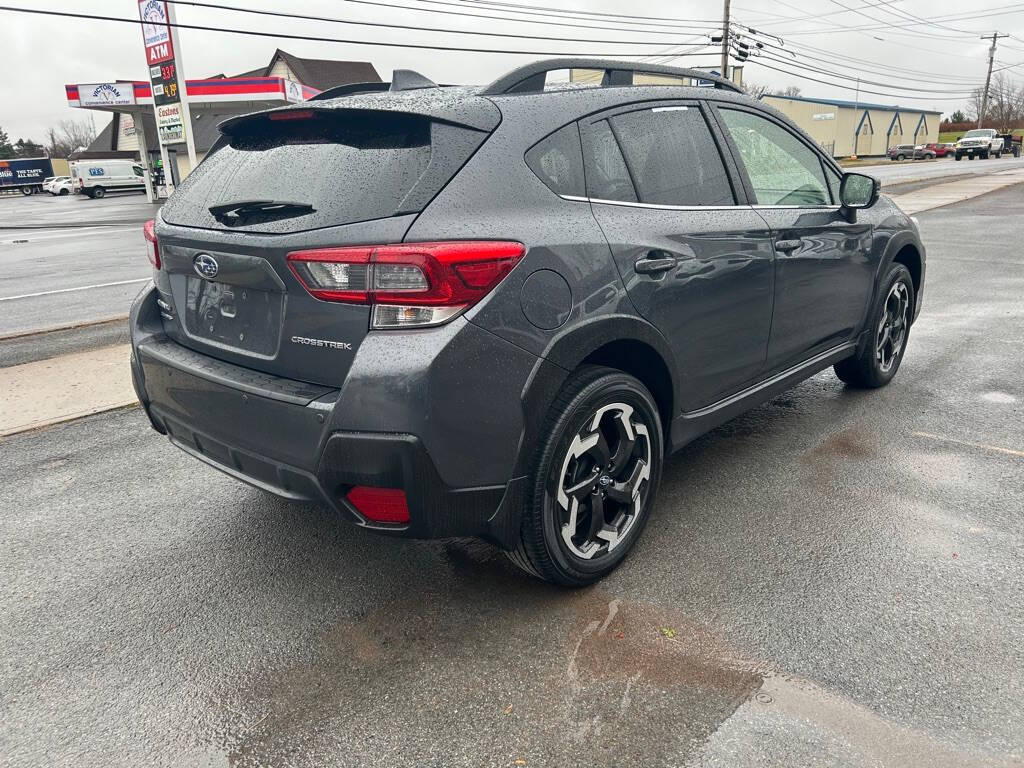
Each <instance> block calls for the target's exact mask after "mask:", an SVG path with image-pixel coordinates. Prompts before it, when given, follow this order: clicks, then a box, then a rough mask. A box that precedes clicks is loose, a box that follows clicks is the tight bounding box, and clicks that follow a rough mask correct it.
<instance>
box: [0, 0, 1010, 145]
mask: <svg viewBox="0 0 1024 768" xmlns="http://www.w3.org/2000/svg"><path fill="white" fill-rule="evenodd" d="M213 1H214V2H219V3H221V4H227V5H239V6H245V7H248V8H255V9H271V10H283V11H292V12H297V13H303V14H311V15H319V16H327V17H331V18H345V19H348V20H360V21H371V22H377V23H391V24H406V25H410V26H413V27H417V29H414V30H398V29H382V28H375V27H368V26H354V25H349V24H333V23H325V22H310V21H297V20H288V19H280V18H272V17H265V16H254V15H250V14H242V13H237V12H232V11H224V10H212V9H207V8H195V7H188V6H186V5H179V6H178V21H179V22H180V23H187V24H201V25H210V26H220V27H228V28H232V29H253V30H261V31H268V32H269V31H273V32H275V33H279V34H280V33H288V34H298V35H311V36H321V37H341V38H348V39H353V40H373V41H382V42H397V43H426V44H431V45H438V44H439V45H444V46H451V47H452V48H455V49H458V48H460V47H477V48H500V49H513V50H527V51H537V52H542V51H551V52H575V51H578V52H581V53H588V54H604V55H608V56H613V55H615V54H616V53H619V54H636V53H639V52H646V51H650V52H651V54H652V55H657V54H660V53H662V52H664V51H672V52H675V51H681V50H685V49H686V48H687V45H693V46H695V45H699V44H700V43H701V42H702V41H703V42H706V41H707V37H706V34H704V33H702V30H703V29H705V28H706V27H707V23H708V22H720V20H721V8H720V6H719V5H718V3H717V2H706V1H705V2H697V1H696V0H633V2H630V3H622V2H621V1H618V0H500V2H499V3H497V4H495V5H491V6H490V7H488V6H484V5H482V4H481V3H480V2H476V1H475V0H444V2H435V3H430V2H429V0H395V3H394V4H399V5H404V6H415V7H420V8H423V9H424V10H423V11H413V10H408V9H406V8H395V7H380V6H376V5H370V4H359V3H353V2H350V1H349V0H304V2H302V3H295V2H288V1H287V0H213ZM453 3H454V4H457V7H453ZM513 3H515V4H516V5H519V6H523V5H529V6H532V7H534V8H546V9H562V10H567V11H573V12H580V13H582V12H590V13H591V14H594V13H605V14H626V13H629V14H635V15H636V16H637V17H639V16H643V17H662V18H670V19H675V20H677V21H675V22H650V21H649V22H647V26H641V25H639V24H637V23H627V22H628V21H629V19H622V18H617V17H612V16H604V17H598V16H593V15H592V16H590V17H589V18H581V17H579V16H575V17H573V19H571V20H572V21H573V22H574V23H576V24H584V25H589V27H597V28H587V27H575V28H574V27H568V26H551V25H550V24H535V23H523V22H513V21H508V20H503V19H493V18H491V19H488V18H467V17H463V16H460V15H458V14H459V12H460V11H461V10H462V9H463V8H464V9H465V10H466V12H469V13H476V14H480V15H491V16H513V15H516V14H513V13H512V10H514V9H513V8H512V7H511V4H513ZM7 4H10V5H15V6H18V7H22V8H36V9H52V10H64V11H74V12H78V13H88V14H92V13H96V14H103V15H108V16H121V17H125V18H133V19H134V18H137V13H138V10H137V2H136V0H102V1H98V0H80V1H78V2H73V3H71V2H64V1H62V0H8V2H7ZM394 4H393V5H394ZM844 6H845V7H846V8H851V9H857V10H856V11H849V10H844ZM1008 6H1009V7H1008ZM430 8H433V9H435V10H444V11H448V12H449V13H448V14H438V13H430V12H428V11H427V9H430ZM964 9H968V13H970V14H971V15H970V16H969V17H968V16H967V15H966V14H965V13H964ZM542 13H548V14H551V15H547V16H540V15H536V16H533V17H527V16H521V15H516V17H517V18H522V19H527V18H533V19H534V20H536V21H545V22H554V21H557V20H558V19H557V18H556V16H557V14H553V13H552V12H551V10H547V11H542ZM956 14H961V15H963V16H964V18H960V19H951V20H940V19H943V17H947V16H951V15H956ZM915 16H916V17H919V18H924V19H927V20H929V21H932V24H931V25H929V24H926V23H923V22H921V21H919V20H914V19H913V18H911V17H915ZM733 19H734V21H736V22H738V23H741V24H746V25H749V26H751V27H754V28H755V29H759V30H763V31H764V32H771V33H773V34H776V35H778V36H779V37H781V38H782V40H783V41H784V43H783V45H782V46H781V47H782V48H784V49H787V50H792V51H794V52H795V53H797V54H798V55H799V58H795V59H794V58H793V57H792V56H791V55H790V54H787V53H785V51H781V50H779V49H778V48H771V47H769V48H767V49H766V51H767V53H768V55H770V56H775V57H782V59H785V60H788V62H787V63H781V62H780V61H779V60H778V59H776V60H769V59H768V58H767V56H766V57H765V58H763V59H762V60H761V61H762V64H765V65H769V66H773V67H781V68H789V69H790V70H792V72H794V73H800V74H802V75H806V76H808V77H812V78H819V79H826V80H832V81H836V82H839V81H840V80H841V79H842V82H843V83H844V85H845V86H848V87H841V86H838V85H826V84H820V83H815V82H811V81H808V80H805V79H801V78H800V77H797V76H796V74H783V73H780V72H776V71H772V70H769V69H766V68H765V66H762V65H760V64H758V62H757V60H756V59H751V60H750V61H749V62H747V66H746V70H745V74H746V79H747V80H748V81H756V82H758V83H764V84H767V85H770V86H772V87H774V88H782V87H785V86H788V85H796V86H799V87H800V88H801V89H802V92H803V95H805V96H818V97H829V98H842V99H849V100H853V99H854V97H855V91H854V89H855V84H854V83H853V82H850V81H847V80H846V79H845V78H846V77H853V76H855V75H857V74H860V75H861V76H862V77H863V78H864V79H865V80H873V81H876V82H877V83H884V84H886V86H890V87H899V88H907V89H911V90H907V91H898V92H897V91H892V93H893V94H894V95H890V96H884V95H876V94H871V93H867V92H866V91H871V90H875V91H886V90H889V88H887V87H878V86H874V85H868V84H864V85H862V87H861V92H860V97H859V98H860V101H861V102H865V101H868V102H874V103H884V104H902V105H906V106H919V107H928V108H934V109H938V110H942V111H943V112H945V113H947V114H948V113H949V112H951V111H953V110H954V109H956V108H957V107H961V106H964V104H965V103H966V101H967V99H966V97H964V96H962V94H964V93H966V92H968V91H970V89H971V88H973V87H977V86H979V85H981V84H982V83H983V82H984V77H985V68H986V63H987V49H988V43H987V42H985V41H982V40H980V39H978V38H979V36H980V35H981V34H983V33H988V34H991V32H992V31H994V30H998V31H1000V32H1006V33H1009V34H1011V35H1014V37H1010V38H1006V39H1005V40H1000V42H999V50H998V53H997V63H996V66H997V67H1003V66H1007V67H1010V66H1012V65H1017V64H1021V66H1019V67H1013V68H1008V69H1006V70H1005V74H1007V75H1012V77H1013V79H1014V80H1015V81H1016V82H1018V83H1020V82H1024V3H1017V4H1011V3H1010V2H1009V0H980V5H979V4H977V3H973V2H962V1H954V0H813V1H811V2H801V0H786V2H783V1H782V0H763V1H762V0H741V2H740V3H739V4H738V5H736V4H734V5H733ZM634 22H635V18H634ZM687 22H693V23H695V24H696V27H697V28H694V27H690V28H683V27H682V26H681V25H683V24H685V23H687ZM697 22H704V24H699V23H697ZM0 23H2V25H3V27H2V28H3V44H2V45H0V127H2V128H4V129H5V130H6V131H7V133H8V134H9V135H10V138H11V140H12V141H13V140H15V139H17V138H21V137H24V138H31V139H35V140H37V141H42V140H43V138H44V136H45V131H46V128H47V127H48V126H50V125H52V124H54V123H56V122H58V121H60V120H63V119H67V118H72V117H77V118H81V117H86V116H88V115H90V114H93V113H91V112H89V111H87V110H78V109H70V108H68V107H67V105H66V100H65V97H64V84H65V83H97V82H109V81H114V80H118V79H122V80H123V79H133V80H145V79H146V68H145V65H144V57H143V49H142V40H141V33H140V31H139V29H138V27H137V26H135V25H128V24H119V23H113V22H107V21H99V20H81V19H67V18H56V17H45V16H37V15H30V14H20V13H14V12H10V11H0ZM661 24H664V25H666V26H662V27H660V28H659V27H658V25H661ZM669 24H671V25H672V26H671V27H668V26H667V25H669ZM936 25H940V26H936ZM422 27H439V28H443V29H463V30H474V31H486V32H492V33H493V32H503V33H516V34H536V35H545V36H549V37H561V38H565V37H576V38H590V39H592V40H600V41H611V40H628V41H641V40H642V41H650V42H651V43H653V44H651V45H644V46H640V45H637V44H634V43H632V42H631V43H630V44H618V45H616V44H612V43H610V42H592V43H570V42H559V41H555V40H519V39H510V38H497V37H486V36H470V35H458V34H445V33H442V32H425V31H422ZM872 27H873V29H872ZM181 38H182V40H181V48H182V53H183V58H182V61H181V62H180V63H181V64H182V65H183V69H184V71H185V73H186V74H187V76H188V77H190V78H196V77H205V76H208V75H211V74H216V73H219V72H225V73H227V74H229V75H230V74H233V73H238V72H242V71H245V70H250V69H255V68H256V67H259V66H263V65H265V64H266V63H267V62H268V61H269V59H270V57H271V55H272V53H273V51H274V49H275V48H276V47H280V48H282V49H284V50H287V51H289V52H291V53H294V54H296V55H299V56H306V57H312V58H334V59H352V60H363V61H370V62H372V63H373V64H374V65H375V66H376V67H377V70H378V71H379V72H380V73H381V76H382V77H383V78H384V79H389V75H390V72H391V70H392V69H394V68H398V67H402V68H410V69H416V70H418V71H420V72H422V73H423V74H424V75H426V76H428V77H430V78H432V79H433V80H435V81H436V82H449V83H455V82H458V83H486V82H488V81H490V80H491V79H493V78H494V77H496V76H497V75H499V74H501V73H502V72H504V71H506V70H508V69H510V68H512V67H513V66H516V65H518V64H521V63H525V62H527V61H531V60H534V59H537V58H541V56H539V55H537V54H535V53H530V54H517V55H509V54H494V53H468V52H464V51H458V50H455V51H451V52H447V51H427V50H417V49H412V48H386V47H373V46H367V45H358V44H349V43H333V42H313V41H300V40H284V39H282V40H278V39H274V38H258V37H247V36H242V35H235V34H223V33H215V32H205V31H194V30H182V31H181ZM762 39H763V40H765V41H767V42H769V43H770V44H771V45H772V46H779V45H780V43H779V41H778V40H775V39H773V38H768V37H763V38H762ZM815 49H816V50H815ZM814 59H817V60H814ZM852 59H859V60H861V61H862V62H866V63H865V64H864V65H863V67H861V65H860V64H858V63H856V62H854V61H852ZM718 61H719V59H718V57H717V56H715V55H714V54H713V53H709V54H707V55H700V56H696V57H694V56H689V57H685V58H679V59H676V60H675V61H674V62H672V63H676V64H678V65H680V66H697V65H716V64H717V63H718ZM797 63H799V65H800V66H802V67H808V68H810V69H797V68H796V65H797ZM851 67H858V68H859V69H860V71H859V72H855V71H854V70H852V69H851ZM812 69H817V70H819V71H817V72H815V71H811V70H812ZM820 69H825V70H831V71H832V73H833V74H823V73H821V72H820ZM869 69H870V70H873V71H868V70H869ZM932 74H933V79H932V77H931V76H932ZM908 78H914V79H908ZM915 89H930V90H932V91H938V93H922V92H919V91H918V90H915ZM897 94H898V95H897ZM946 97H952V99H950V98H946ZM95 117H96V121H97V127H98V128H99V127H101V126H102V125H103V124H105V122H106V121H107V120H108V119H109V118H108V116H107V115H106V114H105V113H95Z"/></svg>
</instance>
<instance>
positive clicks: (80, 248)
mask: <svg viewBox="0 0 1024 768" xmlns="http://www.w3.org/2000/svg"><path fill="white" fill-rule="evenodd" d="M158 208H159V206H157V205H151V204H150V203H148V202H147V201H146V198H145V196H144V195H138V194H121V195H109V196H107V197H105V198H103V199H102V200H90V199H89V198H87V197H83V196H81V195H70V196H65V197H53V196H51V195H49V194H42V195H32V196H30V197H22V196H18V197H4V198H0V337H4V336H10V335H13V334H23V333H27V332H33V331H40V330H44V329H51V328H62V327H67V326H74V325H79V324H82V323H92V322H97V321H100V320H106V319H110V318H113V317H124V316H125V315H127V308H128V305H129V304H130V303H131V300H132V297H134V296H135V294H136V293H138V291H139V288H141V287H142V284H143V283H144V282H145V281H146V280H147V279H148V278H149V276H150V273H151V269H150V265H149V262H148V261H147V260H146V251H145V241H144V240H143V238H142V222H143V221H146V220H147V219H151V218H153V216H154V214H155V212H156V210H157V209H158Z"/></svg>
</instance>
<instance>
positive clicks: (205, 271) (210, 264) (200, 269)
mask: <svg viewBox="0 0 1024 768" xmlns="http://www.w3.org/2000/svg"><path fill="white" fill-rule="evenodd" d="M192 266H193V267H194V268H195V270H196V274H197V275H199V276H200V277H205V278H206V279H207V280H213V278H215V277H216V276H217V273H218V272H219V271H220V267H218V266H217V260H216V259H215V258H213V256H211V255H210V254H208V253H199V254H196V257H195V258H194V259H192Z"/></svg>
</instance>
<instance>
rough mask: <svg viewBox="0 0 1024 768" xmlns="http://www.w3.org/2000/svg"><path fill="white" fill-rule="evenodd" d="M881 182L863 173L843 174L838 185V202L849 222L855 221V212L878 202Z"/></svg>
mask: <svg viewBox="0 0 1024 768" xmlns="http://www.w3.org/2000/svg"><path fill="white" fill-rule="evenodd" d="M881 189H882V182H880V181H879V180H878V179H875V178H873V177H871V176H866V175H864V174H863V173H844V174H843V180H842V182H841V183H840V185H839V202H840V203H841V204H842V210H843V212H844V213H845V215H846V218H847V220H848V221H849V222H851V223H853V222H854V221H856V220H857V210H858V209H860V208H870V207H871V206H873V205H874V204H875V203H877V202H878V195H879V192H880V191H881Z"/></svg>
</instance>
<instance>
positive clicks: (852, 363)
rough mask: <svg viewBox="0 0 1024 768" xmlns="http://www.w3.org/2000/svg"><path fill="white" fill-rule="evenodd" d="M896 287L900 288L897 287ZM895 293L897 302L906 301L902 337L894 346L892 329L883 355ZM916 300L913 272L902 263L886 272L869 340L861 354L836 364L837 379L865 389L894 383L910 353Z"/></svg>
mask: <svg viewBox="0 0 1024 768" xmlns="http://www.w3.org/2000/svg"><path fill="white" fill-rule="evenodd" d="M897 285H899V286H900V288H897V287H896V286H897ZM894 292H896V293H898V294H899V296H898V297H896V299H895V300H896V301H897V302H900V303H902V301H905V302H906V304H905V307H904V308H903V319H902V325H901V326H900V330H902V335H901V336H900V338H899V342H898V345H899V346H898V349H897V348H896V346H895V343H894V342H892V341H891V339H892V331H891V329H890V334H889V336H888V337H887V338H888V339H889V344H888V347H887V348H886V349H885V350H884V352H883V353H880V352H879V349H880V347H881V346H883V345H880V344H879V341H880V340H882V331H883V321H884V320H885V318H886V316H887V315H888V314H889V313H890V312H891V311H892V307H893V304H892V303H891V302H892V301H893V294H894ZM915 299H916V297H915V296H914V281H913V279H912V278H911V277H910V271H909V270H908V269H907V268H906V267H905V266H904V265H903V264H892V265H891V266H890V267H889V271H888V272H887V273H886V276H885V280H883V281H882V288H881V290H880V291H879V299H878V303H877V305H876V306H875V307H874V309H873V310H872V312H871V317H870V320H869V321H868V328H869V330H870V334H869V339H868V341H867V343H866V344H865V345H864V349H863V350H861V351H860V353H859V354H857V355H854V356H853V357H848V358H847V359H845V360H842V361H840V362H838V363H836V364H835V366H834V370H835V372H836V376H838V377H839V378H840V379H841V380H842V381H844V382H846V384H848V385H850V386H851V387H859V388H864V389H874V388H877V387H884V386H885V385H886V384H888V383H889V382H890V381H892V378H893V376H895V375H896V371H898V370H899V368H900V363H902V362H903V355H904V353H905V352H906V351H907V341H908V340H909V338H910V328H911V322H912V321H913V317H914V301H915ZM880 358H881V359H880Z"/></svg>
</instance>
